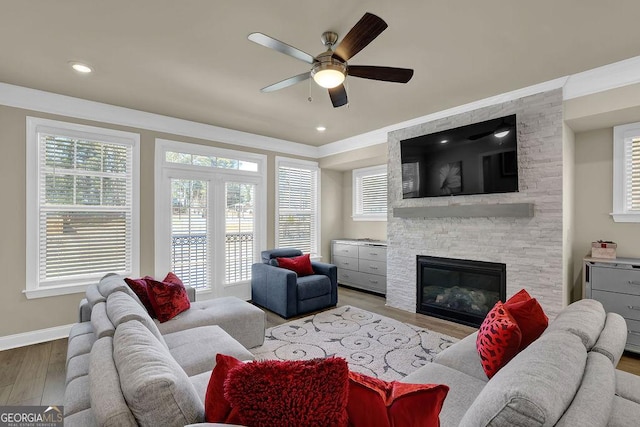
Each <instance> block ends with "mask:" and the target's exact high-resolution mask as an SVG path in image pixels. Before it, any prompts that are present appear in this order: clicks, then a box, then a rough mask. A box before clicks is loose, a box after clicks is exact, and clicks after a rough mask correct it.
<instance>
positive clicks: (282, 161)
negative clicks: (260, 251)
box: [274, 156, 322, 260]
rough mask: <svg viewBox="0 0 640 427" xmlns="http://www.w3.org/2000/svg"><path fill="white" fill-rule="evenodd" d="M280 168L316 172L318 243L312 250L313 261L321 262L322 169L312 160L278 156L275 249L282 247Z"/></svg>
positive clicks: (315, 238) (316, 236)
mask: <svg viewBox="0 0 640 427" xmlns="http://www.w3.org/2000/svg"><path fill="white" fill-rule="evenodd" d="M280 166H284V167H292V168H303V169H309V170H313V171H315V172H316V178H317V179H316V215H315V220H316V221H315V222H316V224H315V230H316V235H315V236H314V240H315V242H316V244H315V247H314V248H312V250H311V258H312V260H320V259H321V258H322V256H321V252H320V248H321V247H322V245H321V243H320V236H321V235H322V233H321V231H320V224H322V222H321V221H320V211H321V209H320V190H321V184H320V168H319V167H318V162H313V161H310V160H299V159H292V158H290V157H281V156H276V171H275V172H276V173H275V177H276V181H275V187H276V191H275V239H274V242H275V247H276V248H278V247H280V245H279V239H278V230H279V228H280V220H279V212H280V206H279V200H280V192H279V190H278V181H279V178H280V177H279V175H280Z"/></svg>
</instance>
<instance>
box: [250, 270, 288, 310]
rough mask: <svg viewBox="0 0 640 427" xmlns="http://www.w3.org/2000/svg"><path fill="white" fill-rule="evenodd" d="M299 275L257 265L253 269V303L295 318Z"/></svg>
mask: <svg viewBox="0 0 640 427" xmlns="http://www.w3.org/2000/svg"><path fill="white" fill-rule="evenodd" d="M297 282H298V275H297V274H296V273H294V272H293V271H291V270H287V269H286V268H280V267H276V266H273V265H269V264H262V263H256V264H253V266H252V267H251V298H252V300H253V302H255V303H256V304H258V305H261V306H263V307H266V308H268V309H269V310H271V311H274V312H276V313H278V314H280V315H281V316H283V317H291V316H295V315H296V314H297V311H298V307H297V301H298V286H297Z"/></svg>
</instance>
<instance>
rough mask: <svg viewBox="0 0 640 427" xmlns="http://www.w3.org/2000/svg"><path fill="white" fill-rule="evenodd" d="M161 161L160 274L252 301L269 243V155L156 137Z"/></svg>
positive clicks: (158, 198) (158, 201)
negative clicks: (254, 274)
mask: <svg viewBox="0 0 640 427" xmlns="http://www.w3.org/2000/svg"><path fill="white" fill-rule="evenodd" d="M156 164H157V167H156V274H157V275H159V276H161V275H163V274H166V272H167V271H173V272H174V273H176V275H177V276H178V277H180V278H181V279H182V281H183V282H184V283H185V284H186V285H189V286H192V287H194V288H196V290H198V291H199V292H212V293H213V295H214V296H224V295H236V296H240V297H242V298H246V299H249V298H250V287H249V283H250V280H251V265H252V264H253V263H254V260H257V259H258V257H259V252H260V250H263V249H265V245H266V244H265V237H264V229H265V224H266V207H265V206H266V205H265V203H266V201H265V198H264V197H263V196H262V195H263V194H264V182H265V176H264V175H265V166H264V165H265V164H266V158H265V156H263V155H259V154H253V153H245V152H240V151H232V150H224V149H220V148H215V147H208V146H204V145H197V144H187V143H181V142H175V141H166V140H161V139H158V140H156ZM234 287H236V288H234ZM232 288H234V289H242V290H241V291H238V292H235V291H232V290H230V289H232Z"/></svg>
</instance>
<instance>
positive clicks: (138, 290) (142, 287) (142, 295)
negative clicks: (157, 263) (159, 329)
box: [124, 276, 156, 317]
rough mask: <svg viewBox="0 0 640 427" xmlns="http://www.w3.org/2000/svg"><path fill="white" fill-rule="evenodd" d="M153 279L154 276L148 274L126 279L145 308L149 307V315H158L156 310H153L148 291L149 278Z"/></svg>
mask: <svg viewBox="0 0 640 427" xmlns="http://www.w3.org/2000/svg"><path fill="white" fill-rule="evenodd" d="M146 279H153V277H150V276H146V277H144V278H141V279H130V278H128V277H126V278H125V279H124V281H125V282H126V283H127V285H129V288H131V290H132V291H133V293H134V294H136V295H137V296H138V299H140V302H141V303H142V305H144V308H146V309H147V313H149V316H151V317H156V312H155V311H154V310H153V305H151V301H150V300H149V295H148V293H147V280H146Z"/></svg>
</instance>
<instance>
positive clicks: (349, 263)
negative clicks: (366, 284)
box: [333, 256, 358, 271]
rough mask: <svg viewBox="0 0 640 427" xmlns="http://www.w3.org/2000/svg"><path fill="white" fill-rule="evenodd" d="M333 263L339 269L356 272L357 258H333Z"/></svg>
mask: <svg viewBox="0 0 640 427" xmlns="http://www.w3.org/2000/svg"><path fill="white" fill-rule="evenodd" d="M333 263H334V264H335V265H337V266H338V271H339V270H340V269H346V270H353V271H358V258H349V257H345V256H334V257H333Z"/></svg>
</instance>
